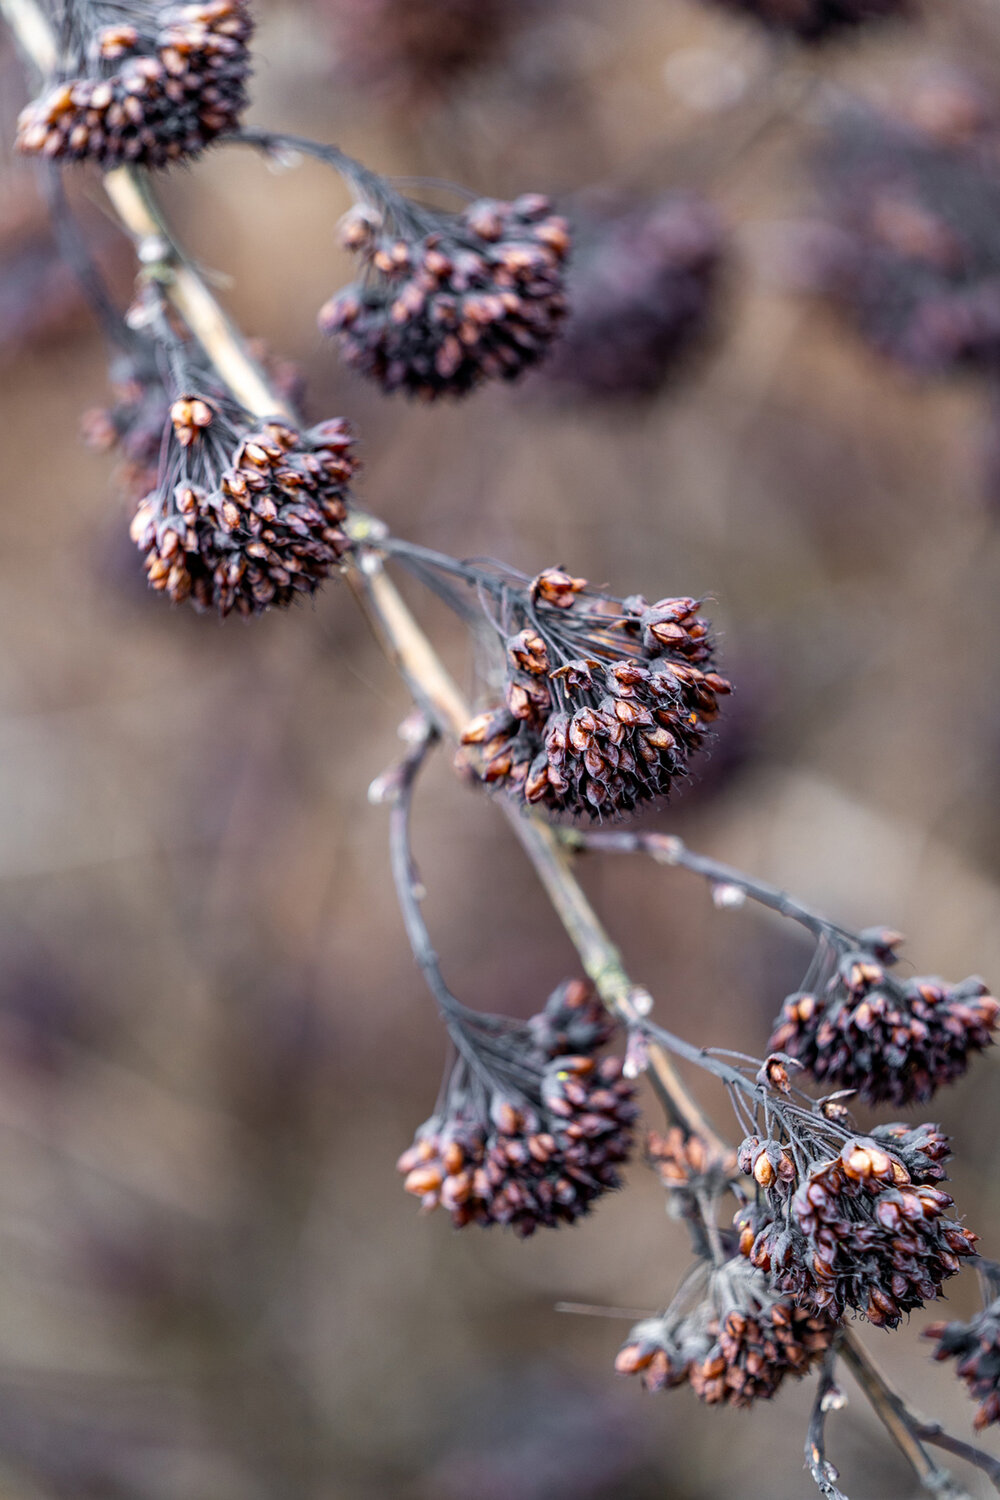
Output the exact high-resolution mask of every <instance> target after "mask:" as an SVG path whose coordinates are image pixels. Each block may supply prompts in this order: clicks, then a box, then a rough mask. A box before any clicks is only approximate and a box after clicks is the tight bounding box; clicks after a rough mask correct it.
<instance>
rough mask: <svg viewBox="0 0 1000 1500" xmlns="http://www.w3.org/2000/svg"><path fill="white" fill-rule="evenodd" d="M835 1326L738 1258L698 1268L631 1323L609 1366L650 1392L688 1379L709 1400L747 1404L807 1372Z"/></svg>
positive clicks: (826, 1343) (767, 1395)
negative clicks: (660, 1309) (674, 1293)
mask: <svg viewBox="0 0 1000 1500" xmlns="http://www.w3.org/2000/svg"><path fill="white" fill-rule="evenodd" d="M692 1283H693V1285H694V1286H695V1287H696V1288H697V1293H698V1295H697V1300H696V1301H695V1302H694V1305H693V1306H692V1305H691V1302H692V1299H691V1295H690V1294H691V1285H692ZM835 1332H836V1324H835V1323H834V1322H833V1321H831V1320H830V1319H829V1318H828V1317H826V1316H825V1315H824V1314H822V1313H817V1312H810V1311H808V1310H807V1309H805V1308H804V1307H801V1306H800V1305H799V1304H797V1303H796V1302H794V1301H792V1300H791V1299H790V1298H788V1297H782V1296H779V1295H778V1294H777V1293H775V1292H773V1291H772V1290H771V1288H770V1287H769V1285H768V1281H767V1277H766V1276H765V1275H763V1273H762V1272H760V1271H756V1270H754V1269H753V1267H751V1266H749V1265H748V1264H747V1262H746V1261H743V1260H741V1259H740V1258H739V1257H737V1258H736V1259H734V1260H727V1261H724V1262H723V1263H722V1264H721V1265H719V1266H715V1267H709V1266H708V1265H707V1264H702V1265H699V1266H697V1267H696V1268H695V1272H694V1275H693V1277H692V1278H691V1282H689V1283H688V1284H686V1285H685V1286H683V1287H682V1288H681V1291H680V1293H679V1295H678V1297H677V1298H676V1299H675V1302H674V1304H673V1305H672V1306H671V1307H670V1308H668V1309H667V1311H666V1312H665V1313H662V1314H661V1315H660V1316H659V1317H655V1318H644V1319H643V1320H642V1322H641V1323H637V1324H636V1325H635V1327H634V1328H633V1329H632V1331H631V1333H630V1334H629V1336H628V1339H627V1340H626V1342H625V1344H624V1345H623V1346H622V1348H621V1350H620V1351H619V1353H618V1357H617V1359H616V1360H615V1368H616V1369H617V1370H618V1371H619V1373H620V1374H623V1375H633V1374H638V1375H639V1376H640V1377H641V1379H642V1382H643V1384H644V1385H645V1387H646V1389H647V1390H650V1391H659V1390H664V1389H665V1388H668V1387H672V1386H678V1385H683V1384H684V1383H685V1382H686V1383H688V1384H690V1386H691V1389H692V1390H693V1391H694V1393H695V1395H696V1396H697V1397H698V1398H699V1400H701V1401H704V1402H706V1403H707V1404H708V1405H710V1406H714V1405H717V1404H719V1403H723V1402H724V1403H726V1404H728V1405H730V1406H744V1407H745V1406H752V1405H753V1403H754V1402H755V1401H766V1400H769V1399H770V1398H771V1397H772V1396H774V1395H775V1394H776V1393H777V1391H778V1389H779V1387H780V1386H781V1384H782V1382H783V1381H784V1380H785V1379H786V1378H788V1377H794V1378H799V1377H801V1376H803V1375H806V1374H808V1372H809V1370H810V1369H811V1368H812V1367H813V1365H814V1364H815V1363H816V1361H817V1360H818V1359H820V1358H822V1356H823V1355H824V1354H825V1353H826V1350H827V1349H828V1348H829V1347H830V1343H831V1341H832V1339H833V1336H834V1334H835Z"/></svg>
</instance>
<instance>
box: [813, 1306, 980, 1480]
mask: <svg viewBox="0 0 1000 1500" xmlns="http://www.w3.org/2000/svg"><path fill="white" fill-rule="evenodd" d="M840 1354H841V1358H842V1359H843V1361H844V1363H845V1364H846V1365H847V1366H848V1368H849V1369H850V1371H851V1373H852V1374H853V1376H854V1378H855V1380H856V1381H857V1382H858V1384H859V1385H860V1386H861V1389H862V1390H863V1391H864V1393H865V1396H866V1398H867V1399H868V1401H869V1402H870V1404H871V1407H872V1410H873V1411H874V1412H875V1415H876V1416H877V1417H878V1419H879V1421H880V1422H881V1423H882V1425H883V1427H884V1428H885V1429H886V1431H887V1432H888V1434H889V1436H890V1437H891V1438H892V1440H893V1442H894V1443H895V1444H896V1446H897V1448H898V1449H899V1450H900V1452H901V1453H902V1454H903V1456H904V1458H906V1460H907V1462H908V1463H909V1465H910V1467H911V1468H912V1469H913V1471H914V1473H915V1474H916V1476H917V1478H918V1479H919V1480H920V1483H921V1484H922V1485H923V1487H924V1489H925V1490H929V1491H930V1493H931V1494H933V1495H938V1496H940V1497H942V1500H972V1497H971V1496H970V1495H969V1493H968V1491H967V1490H964V1489H962V1488H961V1487H960V1486H959V1485H956V1484H955V1482H954V1480H953V1479H952V1477H951V1475H950V1474H949V1473H948V1471H947V1470H946V1469H941V1468H939V1467H938V1465H937V1464H936V1463H935V1462H934V1459H933V1458H932V1457H931V1455H930V1454H929V1453H928V1452H927V1449H926V1448H925V1447H924V1444H925V1443H934V1444H936V1445H937V1446H938V1447H939V1448H947V1449H948V1450H949V1451H950V1452H952V1453H955V1454H956V1455H957V1456H958V1457H959V1458H964V1459H966V1460H967V1461H968V1462H969V1463H971V1464H975V1466H976V1467H977V1468H979V1469H981V1470H982V1472H983V1473H984V1474H986V1475H988V1477H989V1478H990V1480H991V1481H992V1483H993V1486H994V1488H995V1489H997V1490H998V1491H1000V1463H998V1462H997V1461H996V1460H995V1459H993V1458H991V1457H990V1455H989V1454H988V1453H983V1452H981V1451H980V1450H979V1449H978V1448H974V1447H973V1445H972V1444H971V1443H963V1442H962V1441H961V1440H960V1439H958V1438H950V1437H949V1436H948V1434H947V1433H944V1432H942V1431H941V1428H940V1427H938V1426H937V1425H936V1424H935V1423H930V1422H925V1421H923V1419H922V1418H920V1417H918V1416H917V1415H916V1413H915V1412H912V1411H911V1410H910V1408H909V1407H908V1406H907V1404H906V1402H905V1401H904V1400H903V1398H902V1396H900V1394H899V1392H898V1391H896V1390H894V1389H893V1387H892V1386H891V1385H890V1384H889V1382H888V1381H887V1380H886V1378H885V1376H884V1375H883V1374H882V1372H881V1371H880V1370H879V1368H878V1366H877V1365H876V1364H875V1363H874V1362H873V1360H872V1358H871V1356H870V1355H869V1353H868V1351H867V1350H866V1349H865V1348H864V1347H863V1345H862V1344H860V1343H859V1342H858V1340H857V1338H856V1336H855V1335H854V1334H853V1333H852V1332H851V1331H850V1330H849V1329H848V1330H847V1331H846V1332H845V1333H844V1335H843V1338H842V1340H841V1343H840Z"/></svg>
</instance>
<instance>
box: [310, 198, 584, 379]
mask: <svg viewBox="0 0 1000 1500" xmlns="http://www.w3.org/2000/svg"><path fill="white" fill-rule="evenodd" d="M343 238H344V243H345V245H347V247H348V248H349V249H350V250H352V251H353V252H354V253H355V254H357V255H358V256H359V257H360V259H361V261H362V264H363V267H364V272H363V275H362V277H361V278H360V279H359V280H358V281H356V282H354V283H352V285H350V286H349V287H347V288H345V290H344V291H342V292H339V293H338V294H337V296H335V297H333V298H332V299H331V300H330V301H329V302H328V303H327V304H326V305H325V306H324V307H323V308H322V309H321V311H320V314H319V325H320V328H321V329H322V330H323V332H324V333H328V334H331V335H335V336H336V338H337V340H338V342H339V345H340V348H341V350H342V352H343V354H344V356H345V358H346V359H347V360H348V361H349V363H350V364H352V365H353V366H354V367H355V368H356V369H358V370H360V371H361V373H362V374H364V375H367V376H369V377H370V378H371V379H373V380H375V381H377V383H378V384H379V385H381V386H382V388H383V389H384V390H386V391H390V392H391V391H399V390H402V391H405V392H407V393H408V394H409V395H413V396H420V397H422V398H423V399H425V400H428V401H433V400H436V399H437V398H438V397H440V396H463V395H465V394H466V393H467V392H468V391H471V390H472V389H474V387H475V386H477V385H479V384H480V383H481V382H482V381H483V380H487V379H502V380H514V379H516V378H517V376H519V375H520V374H522V372H523V371H524V370H526V369H528V367H529V366H530V365H533V364H535V363H536V362H537V361H538V360H539V359H540V358H541V357H542V355H543V354H544V353H545V352H546V351H547V349H548V347H549V345H550V343H551V342H552V339H553V338H554V337H555V335H556V332H557V331H558V329H559V327H560V324H561V321H562V317H563V314H564V312H565V309H566V299H565V295H564V291H563V261H564V260H565V257H566V254H567V251H568V249H569V233H568V230H567V227H566V223H565V220H563V219H561V218H559V217H558V216H557V215H555V214H553V213H552V211H551V208H550V205H549V202H548V200H547V199H546V198H542V197H540V196H538V195H537V194H526V195H525V196H523V197H521V198H517V199H515V200H514V202H513V203H502V202H496V201H493V200H483V201H481V202H477V203H473V204H471V205H470V206H469V207H468V208H466V209H464V210H463V211H462V212H461V213H459V214H454V215H444V214H431V213H429V212H425V211H423V210H418V209H417V208H416V206H415V205H408V204H405V203H403V202H402V201H400V204H399V205H398V207H397V208H396V211H394V212H391V213H390V212H388V211H387V212H384V213H383V212H379V211H378V210H376V209H368V208H365V209H359V210H358V211H356V212H355V213H354V214H352V215H350V216H349V217H348V219H347V220H346V222H345V226H344V231H343Z"/></svg>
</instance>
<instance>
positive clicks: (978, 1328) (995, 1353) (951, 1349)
mask: <svg viewBox="0 0 1000 1500" xmlns="http://www.w3.org/2000/svg"><path fill="white" fill-rule="evenodd" d="M923 1336H924V1338H926V1339H934V1340H935V1342H936V1343H937V1348H936V1349H935V1350H934V1358H935V1359H954V1360H957V1361H958V1363H957V1365H956V1367H955V1370H956V1374H957V1375H958V1377H959V1379H960V1380H964V1381H965V1384H966V1385H967V1386H968V1389H969V1395H970V1396H971V1397H972V1399H973V1400H974V1401H978V1402H979V1403H980V1405H979V1408H978V1410H977V1412H976V1415H975V1416H974V1417H973V1419H972V1425H973V1427H975V1428H976V1429H977V1430H981V1429H982V1428H983V1427H988V1426H990V1424H991V1423H993V1422H1000V1297H996V1298H994V1300H993V1301H992V1302H990V1303H989V1305H988V1306H987V1307H984V1308H983V1310H982V1312H979V1313H977V1314H976V1316H975V1317H974V1318H970V1320H969V1322H968V1323H961V1322H954V1323H932V1324H931V1325H930V1327H929V1328H925V1329H924V1330H923Z"/></svg>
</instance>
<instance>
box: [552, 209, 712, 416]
mask: <svg viewBox="0 0 1000 1500" xmlns="http://www.w3.org/2000/svg"><path fill="white" fill-rule="evenodd" d="M725 246H726V239H725V234H724V231H723V227H722V222H721V220H720V218H719V215H718V213H717V212H716V210H715V209H714V208H713V207H712V205H711V204H710V203H708V202H706V200H705V199H703V198H698V197H695V196H694V195H692V194H679V193H672V194H667V195H666V196H664V197H661V198H657V199H654V200H653V201H651V202H648V203H640V204H630V205H629V206H628V207H625V208H619V209H618V210H617V211H607V212H604V213H601V214H597V213H594V214H591V215H590V216H588V215H587V213H586V210H582V211H581V213H580V214H579V215H577V216H575V218H574V224H573V263H572V265H571V267H570V272H569V278H568V290H569V302H570V312H569V317H568V318H567V320H566V327H565V330H564V332H563V335H562V337H561V338H560V339H559V341H558V343H557V344H556V346H555V348H554V350H553V352H552V355H551V358H549V359H548V360H547V361H546V363H545V369H544V378H545V380H546V382H549V383H551V384H553V385H554V386H556V387H558V388H560V389H563V390H565V391H566V393H567V394H574V395H575V394H579V393H582V394H585V395H588V396H593V397H597V398H603V399H608V398H612V397H622V398H628V397H636V396H647V395H652V394H654V393H655V392H656V391H658V390H659V389H660V388H661V387H662V386H663V385H664V384H665V383H666V382H667V381H668V380H669V379H670V378H671V376H673V375H674V374H676V373H677V372H678V370H679V369H680V368H681V366H682V365H683V364H684V363H685V360H686V358H687V356H688V355H689V354H691V353H692V352H693V351H694V350H695V349H696V348H698V346H699V345H701V344H702V343H703V342H704V341H705V337H706V335H707V333H708V332H709V329H710V328H711V325H712V322H713V318H714V314H715V311H716V306H717V301H718V293H719V281H720V272H721V268H722V263H723V258H724V254H725Z"/></svg>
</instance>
